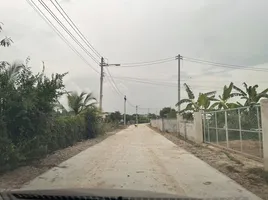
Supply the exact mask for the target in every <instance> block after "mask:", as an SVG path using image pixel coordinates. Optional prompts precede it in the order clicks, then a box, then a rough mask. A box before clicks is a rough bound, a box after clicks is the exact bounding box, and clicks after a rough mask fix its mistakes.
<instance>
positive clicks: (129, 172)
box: [22, 125, 259, 199]
mask: <svg viewBox="0 0 268 200" xmlns="http://www.w3.org/2000/svg"><path fill="white" fill-rule="evenodd" d="M55 188H115V189H133V190H146V191H154V192H161V193H171V194H179V195H186V196H192V197H207V198H209V197H248V198H249V199H259V198H258V197H257V196H255V195H254V194H252V193H250V192H249V191H247V190H246V189H244V188H243V187H242V186H240V185H238V184H237V183H235V182H234V181H233V180H231V179H230V178H228V177H226V176H225V175H223V174H221V173H220V172H218V171H217V170H215V169H214V168H212V167H210V166H209V165H208V164H206V163H204V162H203V161H201V160H199V159H198V158H196V157H195V156H193V155H192V154H190V153H188V152H186V151H185V150H183V149H182V148H180V147H178V146H176V145H175V144H173V143H172V142H170V141H169V140H167V139H166V138H165V137H163V136H162V135H160V134H158V133H156V132H155V131H153V130H151V129H150V128H148V127H147V126H145V125H140V126H139V127H137V128H135V127H134V126H131V127H129V128H128V129H125V130H122V131H120V132H118V133H117V134H115V135H113V136H111V137H109V138H107V139H106V140H104V141H102V142H101V143H98V144H96V145H94V146H92V147H90V148H88V149H87V150H85V151H83V152H81V153H79V154H78V155H76V156H74V157H72V158H71V159H69V160H67V161H65V162H63V163H61V164H60V165H59V166H57V167H54V168H52V169H51V170H49V171H47V172H46V173H44V174H42V175H41V176H39V177H37V178H35V179H34V180H32V181H31V182H29V183H28V184H26V185H24V186H23V187H22V189H55Z"/></svg>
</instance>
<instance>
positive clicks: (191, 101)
mask: <svg viewBox="0 0 268 200" xmlns="http://www.w3.org/2000/svg"><path fill="white" fill-rule="evenodd" d="M184 86H185V90H186V92H187V95H188V99H182V100H180V101H179V102H178V103H177V104H176V106H179V105H181V104H184V103H187V105H186V108H185V109H183V110H181V111H180V112H179V113H180V114H182V116H183V118H184V119H192V118H193V116H192V115H193V112H197V111H199V110H209V109H210V108H209V106H210V103H211V101H215V100H216V99H215V94H216V92H215V91H211V92H207V93H199V95H198V98H197V100H195V95H194V93H193V91H192V90H191V88H190V87H189V86H188V85H187V84H186V83H184Z"/></svg>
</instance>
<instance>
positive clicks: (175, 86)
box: [113, 77, 222, 89]
mask: <svg viewBox="0 0 268 200" xmlns="http://www.w3.org/2000/svg"><path fill="white" fill-rule="evenodd" d="M113 78H114V79H119V80H123V81H129V82H136V83H141V84H149V85H156V86H163V87H174V88H177V87H178V85H177V84H175V83H167V82H154V81H150V80H141V79H137V80H135V79H134V78H132V79H129V78H127V77H126V78H124V77H113ZM191 86H192V87H195V88H203V89H211V87H209V86H207V87H206V86H201V85H191ZM181 88H184V87H183V86H181ZM217 89H222V88H221V87H217Z"/></svg>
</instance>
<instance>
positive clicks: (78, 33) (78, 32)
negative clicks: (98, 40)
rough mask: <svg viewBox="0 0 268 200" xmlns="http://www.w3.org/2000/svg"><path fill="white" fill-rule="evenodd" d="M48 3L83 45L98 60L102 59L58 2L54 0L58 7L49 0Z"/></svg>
mask: <svg viewBox="0 0 268 200" xmlns="http://www.w3.org/2000/svg"><path fill="white" fill-rule="evenodd" d="M50 1H51V3H52V4H53V5H54V7H55V8H56V9H57V10H58V11H59V13H60V14H61V16H62V17H63V18H64V19H65V20H66V21H67V23H68V24H69V25H70V26H71V27H72V29H73V30H74V31H75V32H76V33H77V35H78V36H79V37H80V38H81V39H82V40H83V41H84V42H85V44H86V45H87V46H88V47H89V48H90V49H91V50H92V51H93V52H94V53H95V55H96V56H98V57H99V58H101V57H102V56H101V54H100V53H99V52H98V51H97V50H96V49H95V48H94V47H93V46H92V45H91V44H90V42H89V41H88V40H87V38H86V37H85V36H84V35H83V34H82V33H81V31H80V30H79V29H78V28H77V26H76V25H75V23H74V22H73V21H72V20H71V18H70V17H69V16H68V14H67V13H66V12H65V11H64V9H63V8H62V7H61V5H60V4H59V3H58V1H57V0H55V2H56V4H57V5H58V6H57V5H56V4H55V3H54V2H53V1H52V0H50ZM58 7H59V8H60V9H59V8H58ZM61 11H62V12H63V13H62V12H61Z"/></svg>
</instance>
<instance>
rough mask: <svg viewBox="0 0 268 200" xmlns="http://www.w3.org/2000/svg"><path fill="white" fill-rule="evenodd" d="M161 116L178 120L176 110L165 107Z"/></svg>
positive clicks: (161, 111)
mask: <svg viewBox="0 0 268 200" xmlns="http://www.w3.org/2000/svg"><path fill="white" fill-rule="evenodd" d="M159 114H160V117H162V118H176V115H177V112H176V110H175V109H174V108H171V107H164V108H163V109H162V110H160V113H159Z"/></svg>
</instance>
